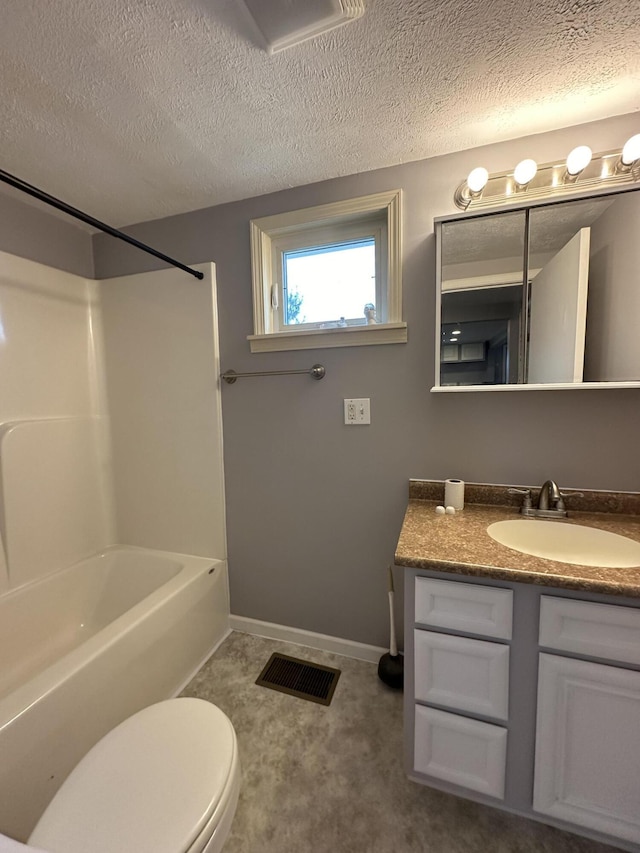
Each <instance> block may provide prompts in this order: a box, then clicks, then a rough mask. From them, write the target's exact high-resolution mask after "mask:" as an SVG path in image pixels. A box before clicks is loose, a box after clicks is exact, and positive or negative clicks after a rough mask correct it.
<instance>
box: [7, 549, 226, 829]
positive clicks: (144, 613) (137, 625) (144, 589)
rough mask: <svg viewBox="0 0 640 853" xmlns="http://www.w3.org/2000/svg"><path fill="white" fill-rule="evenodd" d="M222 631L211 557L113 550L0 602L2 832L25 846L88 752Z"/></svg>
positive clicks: (181, 679)
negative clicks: (56, 796)
mask: <svg viewBox="0 0 640 853" xmlns="http://www.w3.org/2000/svg"><path fill="white" fill-rule="evenodd" d="M228 633H229V602H228V580H227V567H226V563H225V562H224V561H220V560H211V559H204V558H201V557H190V556H185V555H181V554H170V553H167V552H162V551H149V550H146V549H142V548H129V547H120V546H114V547H113V548H109V549H107V550H106V551H104V552H103V553H101V554H98V555H97V556H95V557H91V558H90V559H88V560H83V561H82V562H81V563H76V564H75V565H74V566H71V567H70V568H67V569H63V570H61V571H58V572H55V573H53V574H51V575H49V576H47V577H45V578H43V579H42V580H39V581H36V582H35V583H31V584H28V585H26V586H24V587H21V588H20V589H17V590H15V591H13V592H9V593H6V594H4V595H2V596H0V832H2V833H4V834H6V835H9V836H11V837H13V838H16V839H20V840H23V841H24V840H26V838H27V837H28V835H29V833H30V831H31V829H32V828H33V826H34V825H35V823H36V821H37V819H38V818H39V816H40V814H41V813H42V812H43V811H44V808H45V807H46V805H47V804H48V803H49V801H50V800H51V798H52V797H53V795H54V793H55V792H56V791H57V789H58V788H59V787H60V785H61V784H62V782H63V781H64V779H65V778H66V776H67V775H68V774H69V772H70V771H71V770H72V768H73V767H74V766H75V764H77V762H78V761H79V760H80V758H81V757H82V756H83V755H84V754H85V753H86V752H87V751H88V750H89V749H90V748H91V746H93V744H94V743H96V741H98V740H99V739H100V738H101V737H102V736H103V735H104V734H106V732H107V731H109V730H110V729H112V728H113V727H114V726H116V725H117V724H118V723H120V722H121V721H122V720H124V719H125V718H126V717H128V716H130V715H131V714H133V713H135V711H137V710H139V709H140V708H143V707H145V706H146V705H149V704H151V703H153V702H157V701H159V700H161V699H167V698H169V697H170V696H173V695H175V694H177V693H179V692H180V690H181V689H182V688H183V687H184V685H185V684H186V683H187V682H188V681H189V680H190V678H191V677H192V676H193V675H194V674H195V672H196V671H197V670H198V669H199V667H200V666H201V665H202V663H203V662H204V661H205V660H206V658H207V657H208V656H209V655H210V654H211V652H212V651H213V650H214V649H215V648H216V646H217V645H218V644H219V643H220V642H221V641H222V640H223V639H224V638H225V637H226V636H227V634H228Z"/></svg>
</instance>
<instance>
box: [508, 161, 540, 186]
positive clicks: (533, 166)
mask: <svg viewBox="0 0 640 853" xmlns="http://www.w3.org/2000/svg"><path fill="white" fill-rule="evenodd" d="M537 171H538V164H537V163H536V161H535V160H521V161H520V162H519V163H518V165H517V166H516V167H515V169H514V170H513V178H514V180H515V182H516V184H517V185H518V186H519V187H526V185H527V184H528V183H529V181H531V180H532V179H533V178H534V177H535V174H536V172H537Z"/></svg>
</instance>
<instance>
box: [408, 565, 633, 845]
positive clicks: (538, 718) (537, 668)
mask: <svg viewBox="0 0 640 853" xmlns="http://www.w3.org/2000/svg"><path fill="white" fill-rule="evenodd" d="M405 571H406V575H405V578H406V581H405V742H406V754H405V761H406V768H407V774H408V775H409V776H410V778H412V779H414V780H415V781H417V782H420V783H422V784H426V785H430V786H432V787H435V788H439V789H440V790H443V791H447V792H449V793H452V794H456V795H458V796H462V797H466V798H469V799H473V800H477V801H479V802H483V803H486V804H487V805H492V806H494V807H497V808H504V809H507V810H508V811H511V812H515V813H518V814H521V815H524V816H527V817H530V818H535V819H537V820H541V821H543V822H545V823H550V824H552V825H554V826H558V827H560V828H562V829H566V830H569V831H573V832H577V833H579V834H583V835H588V836H590V837H592V838H595V839H597V840H600V841H603V842H605V843H606V842H608V843H612V844H614V845H615V846H617V847H619V848H621V849H623V850H629V851H636V853H637V851H638V850H640V601H639V600H636V599H628V598H622V597H615V596H611V595H608V596H605V595H597V594H590V593H587V592H584V593H583V592H580V591H570V590H565V589H555V588H550V587H541V586H536V585H535V584H524V583H515V582H511V581H505V582H500V581H497V580H493V579H486V580H485V579H484V578H476V577H467V576H461V575H451V574H449V575H447V574H445V573H442V572H435V571H427V570H422V569H406V570H405ZM449 578H453V579H452V580H450V579H449Z"/></svg>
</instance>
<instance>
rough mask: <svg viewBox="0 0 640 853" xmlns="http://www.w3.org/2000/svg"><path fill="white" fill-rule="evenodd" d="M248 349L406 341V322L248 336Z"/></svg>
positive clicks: (308, 347) (402, 342)
mask: <svg viewBox="0 0 640 853" xmlns="http://www.w3.org/2000/svg"><path fill="white" fill-rule="evenodd" d="M247 340H248V341H249V346H250V347H251V352H281V351H284V350H296V349H325V348H327V347H361V346H371V345H374V344H406V342H407V324H406V323H377V324H375V325H372V326H351V327H349V328H346V329H306V330H305V331H301V332H273V333H272V334H270V335H247Z"/></svg>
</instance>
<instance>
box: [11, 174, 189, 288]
mask: <svg viewBox="0 0 640 853" xmlns="http://www.w3.org/2000/svg"><path fill="white" fill-rule="evenodd" d="M0 181H4V183H5V184H9V186H11V187H15V188H16V189H18V190H22V192H24V193H27V194H28V195H30V196H33V197H34V198H37V199H38V200H39V201H43V202H44V203H45V204H50V205H51V207H56V208H57V209H58V210H61V211H62V212H63V213H67V214H68V215H69V216H73V217H74V219H79V220H80V221H81V222H86V223H87V225H92V226H93V227H94V228H97V229H98V230H99V231H104V233H105V234H110V235H111V236H112V237H116V238H117V239H118V240H124V241H125V243H129V244H130V245H131V246H135V247H136V249H140V250H141V251H143V252H147V254H149V255H153V256H154V257H156V258H160V260H161V261H165V262H166V263H167V264H171V266H173V267H178V269H181V270H184V271H185V272H188V273H189V275H193V276H195V277H196V278H198V279H203V278H204V273H201V272H200V271H199V270H194V269H191V267H187V266H185V265H184V264H182V263H180V261H176V260H175V259H174V258H170V257H169V255H164V254H163V253H162V252H158V251H157V250H156V249H152V248H151V246H147V245H146V243H141V242H140V240H136V239H135V238H134V237H129V235H128V234H125V233H124V231H119V230H118V229H117V228H112V227H111V226H110V225H107V224H106V223H105V222H100V220H99V219H94V217H93V216H89V214H88V213H83V211H82V210H78V208H77V207H72V206H71V205H70V204H67V203H66V202H65V201H61V200H60V199H59V198H56V197H55V196H53V195H49V193H46V192H44V191H43V190H39V189H38V187H34V186H32V184H28V183H27V182H26V181H23V180H22V179H21V178H17V177H16V176H15V175H10V174H9V172H5V171H4V170H3V169H0Z"/></svg>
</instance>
